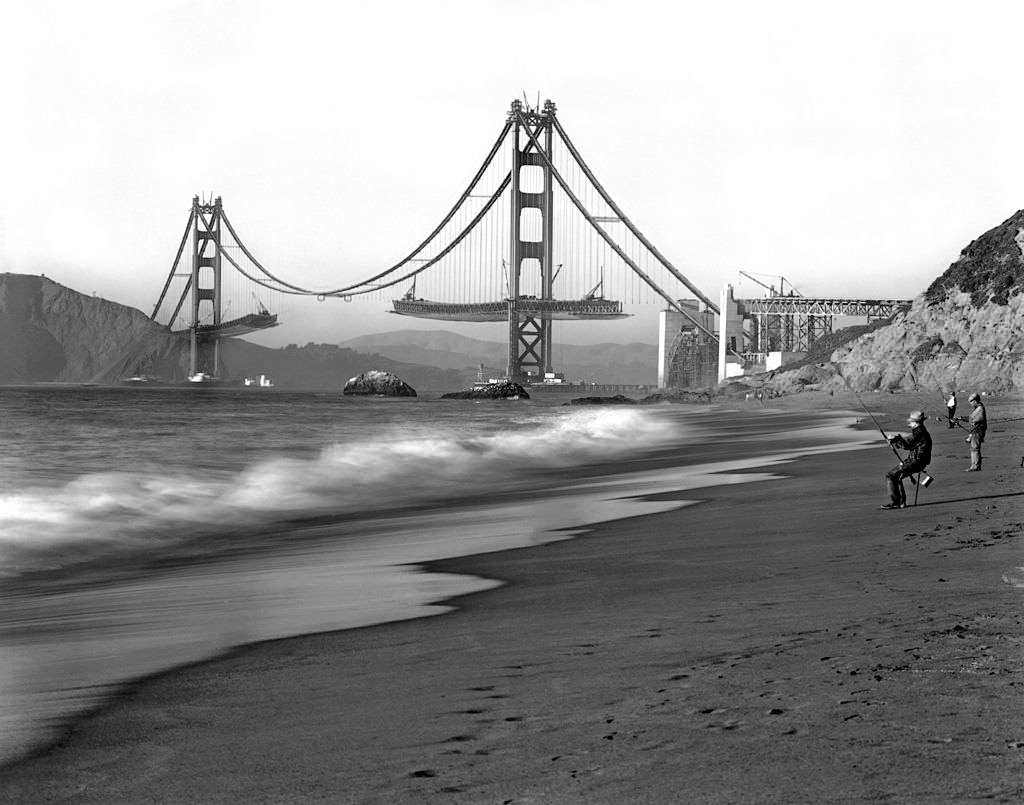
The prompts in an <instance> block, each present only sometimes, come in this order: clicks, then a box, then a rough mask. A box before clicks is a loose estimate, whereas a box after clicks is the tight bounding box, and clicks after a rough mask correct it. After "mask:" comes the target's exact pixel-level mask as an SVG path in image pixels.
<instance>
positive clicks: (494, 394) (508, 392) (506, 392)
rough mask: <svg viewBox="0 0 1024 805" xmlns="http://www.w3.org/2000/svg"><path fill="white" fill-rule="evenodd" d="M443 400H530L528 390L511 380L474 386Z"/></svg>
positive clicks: (452, 392) (443, 396)
mask: <svg viewBox="0 0 1024 805" xmlns="http://www.w3.org/2000/svg"><path fill="white" fill-rule="evenodd" d="M441 399H442V400H528V399H530V395H529V394H528V393H527V391H526V389H524V388H523V387H522V386H520V385H519V384H518V383H514V382H512V381H511V380H502V381H500V382H498V383H488V384H487V385H485V386H474V387H473V388H470V389H463V390H462V391H450V392H448V393H447V394H442V395H441Z"/></svg>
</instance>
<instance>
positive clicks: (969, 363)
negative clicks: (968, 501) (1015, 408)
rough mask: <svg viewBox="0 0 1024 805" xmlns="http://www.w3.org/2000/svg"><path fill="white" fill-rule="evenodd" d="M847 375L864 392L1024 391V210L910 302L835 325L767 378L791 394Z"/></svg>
mask: <svg viewBox="0 0 1024 805" xmlns="http://www.w3.org/2000/svg"><path fill="white" fill-rule="evenodd" d="M844 334H845V335H847V336H849V340H846V341H845V342H842V339H843V336H844ZM837 341H838V342H839V343H837ZM846 383H849V384H850V385H851V386H852V387H853V388H854V389H855V390H857V391H875V390H879V391H900V390H914V389H927V390H946V391H948V390H950V389H965V390H966V389H970V390H977V391H986V392H991V393H1004V394H1005V393H1020V392H1021V391H1022V390H1024V210H1021V211H1019V212H1017V213H1015V214H1014V215H1012V216H1011V217H1010V218H1008V219H1007V220H1005V221H1003V223H1001V224H1000V225H999V226H997V227H994V228H993V229H990V230H989V231H988V232H985V233H984V234H983V235H981V236H980V237H978V238H977V239H975V240H974V241H972V242H971V243H970V244H969V245H968V246H967V247H966V248H964V250H963V251H962V252H961V253H960V256H959V258H958V259H957V260H956V261H955V262H954V263H953V264H952V265H950V266H949V268H948V269H947V270H946V271H945V272H944V273H943V274H942V275H941V276H939V277H937V278H936V279H935V281H934V282H932V284H931V285H930V286H929V287H928V289H927V290H925V291H924V292H923V293H921V294H919V295H918V296H917V297H916V298H915V299H914V301H913V304H912V305H911V307H910V308H909V309H908V310H905V311H903V312H901V313H898V314H896V316H894V317H893V318H892V320H891V321H889V322H887V323H882V324H877V323H876V324H874V325H870V326H867V327H862V328H856V329H855V328H850V330H849V332H847V331H839V332H837V333H835V334H834V337H833V339H832V340H830V341H828V342H823V343H822V344H821V345H820V346H819V347H818V348H817V349H816V350H813V351H812V353H811V354H810V355H809V356H808V358H807V359H806V360H804V361H802V362H800V363H799V364H795V365H792V366H784V367H782V370H781V371H778V372H775V373H774V374H773V375H772V376H771V377H770V378H767V379H766V381H765V386H767V388H768V390H769V391H770V392H771V393H773V394H789V393H794V392H799V391H801V390H806V389H814V390H825V391H839V390H841V389H843V388H844V387H845V384H846Z"/></svg>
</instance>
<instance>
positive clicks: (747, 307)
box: [736, 296, 912, 319]
mask: <svg viewBox="0 0 1024 805" xmlns="http://www.w3.org/2000/svg"><path fill="white" fill-rule="evenodd" d="M736 301H737V302H738V303H739V305H740V309H741V310H742V311H743V312H744V313H745V314H746V315H768V316H867V317H868V318H872V319H884V318H888V317H889V316H892V315H894V314H895V313H896V312H897V311H899V310H900V309H901V308H908V307H910V305H911V302H912V300H910V299H837V298H832V297H806V296H769V297H766V298H764V299H738V300H736Z"/></svg>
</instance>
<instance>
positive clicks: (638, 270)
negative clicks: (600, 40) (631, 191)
mask: <svg viewBox="0 0 1024 805" xmlns="http://www.w3.org/2000/svg"><path fill="white" fill-rule="evenodd" d="M525 128H526V127H525V126H524V129H525ZM526 136H527V137H529V138H530V140H531V141H532V142H533V145H534V147H535V148H537V150H538V152H539V153H540V155H541V157H542V158H543V159H544V161H545V162H546V163H547V166H548V168H549V169H550V170H551V175H552V176H554V177H555V179H556V181H557V182H558V184H559V185H561V187H562V189H563V190H564V191H565V194H566V195H567V196H568V197H569V199H570V200H571V201H572V203H573V204H574V205H575V206H576V209H577V210H579V211H580V214H582V215H583V217H584V218H586V219H587V221H589V222H590V225H591V226H592V227H593V228H594V229H595V230H596V231H597V233H598V234H599V235H600V236H601V238H602V239H603V240H604V241H605V243H607V244H608V246H609V247H610V248H611V249H612V250H613V251H614V252H615V253H616V254H617V255H618V256H619V257H620V258H621V259H622V261H623V262H625V263H626V265H628V266H629V267H630V268H631V269H633V271H634V272H636V274H637V275H638V276H639V277H640V278H641V279H642V280H643V281H644V282H646V283H647V285H648V286H649V287H650V288H651V289H652V290H654V292H655V293H657V294H658V295H659V296H661V298H662V299H664V300H665V301H666V302H668V304H669V306H670V307H672V308H674V309H675V310H676V311H677V312H679V313H682V314H683V316H685V317H686V318H687V319H689V320H690V322H691V323H692V324H693V325H694V326H695V327H696V328H697V329H698V330H700V331H701V332H703V333H704V334H705V335H708V336H710V337H711V338H712V339H714V340H715V341H718V336H717V335H715V334H714V333H712V332H711V331H710V330H708V329H707V328H706V327H705V326H704V325H702V324H701V323H700V322H699V321H697V320H696V319H695V318H693V316H691V315H690V314H689V313H687V312H686V311H685V310H684V309H683V307H682V306H681V305H680V304H679V303H678V302H677V301H676V300H675V299H673V298H672V297H671V296H669V295H668V294H667V293H666V292H665V291H663V290H662V289H661V288H660V287H659V286H658V285H657V284H656V283H655V282H654V280H652V279H651V278H650V277H648V276H647V274H646V273H644V271H643V270H642V269H641V268H640V266H638V265H637V264H636V263H634V262H633V260H632V259H631V258H630V256H629V255H628V254H626V253H625V252H624V251H623V250H622V248H621V247H620V246H619V244H617V243H616V242H615V241H614V240H613V239H612V237H611V235H609V234H608V233H607V232H605V231H604V229H602V228H601V226H599V225H598V223H597V221H595V220H594V217H593V216H592V215H591V214H590V213H589V212H588V211H587V210H586V208H585V207H584V206H583V202H581V201H580V200H579V198H577V197H576V194H575V193H573V192H572V190H571V189H570V188H569V185H568V184H567V183H566V181H565V179H563V178H562V174H560V173H559V172H558V169H557V168H556V167H555V166H554V164H553V163H552V162H551V160H550V158H549V157H548V155H547V154H546V153H545V152H544V150H543V149H541V148H540V144H539V143H538V142H537V139H536V137H535V136H534V135H533V132H531V131H529V129H526ZM687 285H688V283H687ZM702 297H703V295H702ZM716 312H717V311H716ZM730 351H732V350H730ZM733 354H738V353H735V352H734V353H733Z"/></svg>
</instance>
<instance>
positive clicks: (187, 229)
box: [149, 208, 196, 321]
mask: <svg viewBox="0 0 1024 805" xmlns="http://www.w3.org/2000/svg"><path fill="white" fill-rule="evenodd" d="M195 214H196V211H195V209H194V208H193V209H192V211H191V212H190V213H189V214H188V223H187V224H185V234H184V235H182V236H181V245H180V246H178V253H177V254H176V255H175V256H174V262H173V263H171V273H170V274H168V275H167V282H165V283H164V289H163V290H162V291H161V292H160V298H159V299H157V300H156V306H155V307H154V308H153V315H152V316H150V317H149V318H150V320H152V321H155V320H156V314H157V313H158V312H159V311H160V305H162V304H163V303H164V297H165V296H167V290H168V289H169V288H170V287H171V280H173V279H174V271H175V269H176V268H177V267H178V261H179V260H181V253H182V252H183V251H185V244H186V243H187V242H188V236H189V233H190V232H191V231H192V222H193V221H194V220H195ZM178 308H179V309H180V308H181V305H180V304H179V305H178ZM176 313H177V311H175V315H176ZM173 317H174V316H173V315H172V317H171V318H172V319H173Z"/></svg>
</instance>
